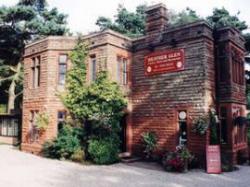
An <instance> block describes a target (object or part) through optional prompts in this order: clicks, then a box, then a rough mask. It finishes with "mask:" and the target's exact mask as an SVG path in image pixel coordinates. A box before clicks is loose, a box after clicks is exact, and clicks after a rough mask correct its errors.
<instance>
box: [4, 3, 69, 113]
mask: <svg viewBox="0 0 250 187" xmlns="http://www.w3.org/2000/svg"><path fill="white" fill-rule="evenodd" d="M66 17H67V16H66V15H64V14H61V13H59V12H58V10H57V9H56V8H53V9H51V10H49V9H48V5H47V3H46V0H20V1H19V2H18V3H17V4H16V5H15V6H10V7H5V6H2V7H0V86H1V85H5V87H7V90H6V92H7V93H8V113H10V112H11V110H13V109H14V108H15V101H16V99H17V98H18V96H20V95H22V84H23V83H22V82H23V70H22V57H23V54H24V49H25V44H27V43H28V42H30V41H32V40H34V39H37V38H40V37H42V36H47V35H63V34H65V33H67V31H68V30H67V28H66Z"/></svg>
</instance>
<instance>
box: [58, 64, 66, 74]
mask: <svg viewBox="0 0 250 187" xmlns="http://www.w3.org/2000/svg"><path fill="white" fill-rule="evenodd" d="M66 70H67V65H66V64H60V65H59V73H66Z"/></svg>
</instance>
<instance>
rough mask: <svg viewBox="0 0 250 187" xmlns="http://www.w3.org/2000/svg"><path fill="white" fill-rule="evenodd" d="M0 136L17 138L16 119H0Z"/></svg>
mask: <svg viewBox="0 0 250 187" xmlns="http://www.w3.org/2000/svg"><path fill="white" fill-rule="evenodd" d="M0 136H9V137H17V136H18V119H11V118H1V119H0Z"/></svg>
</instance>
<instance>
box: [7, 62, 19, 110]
mask: <svg viewBox="0 0 250 187" xmlns="http://www.w3.org/2000/svg"><path fill="white" fill-rule="evenodd" d="M21 67H22V64H21V62H19V63H18V64H17V68H16V72H15V75H14V77H13V79H12V80H11V84H10V87H9V89H8V95H9V98H8V114H10V113H11V111H12V110H14V109H15V100H16V96H17V95H16V81H17V80H18V79H19V76H20V72H21Z"/></svg>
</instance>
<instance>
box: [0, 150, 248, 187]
mask: <svg viewBox="0 0 250 187" xmlns="http://www.w3.org/2000/svg"><path fill="white" fill-rule="evenodd" d="M147 167H149V166H148V165H145V164H142V163H134V164H132V165H125V164H115V165H112V166H82V165H79V164H75V163H71V162H65V161H57V160H50V159H45V158H41V157H37V156H34V155H31V154H26V153H23V152H20V151H18V150H15V149H13V148H12V147H9V146H3V145H1V146H0V187H113V186H117V187H141V186H143V187H144V186H145V187H163V186H164V187H249V186H250V167H248V166H244V167H241V168H240V170H239V171H236V172H231V173H225V174H222V175H208V174H206V173H204V172H203V171H192V172H189V173H187V174H173V173H167V172H164V171H161V169H159V168H158V169H154V168H153V167H152V166H150V167H149V168H147Z"/></svg>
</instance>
